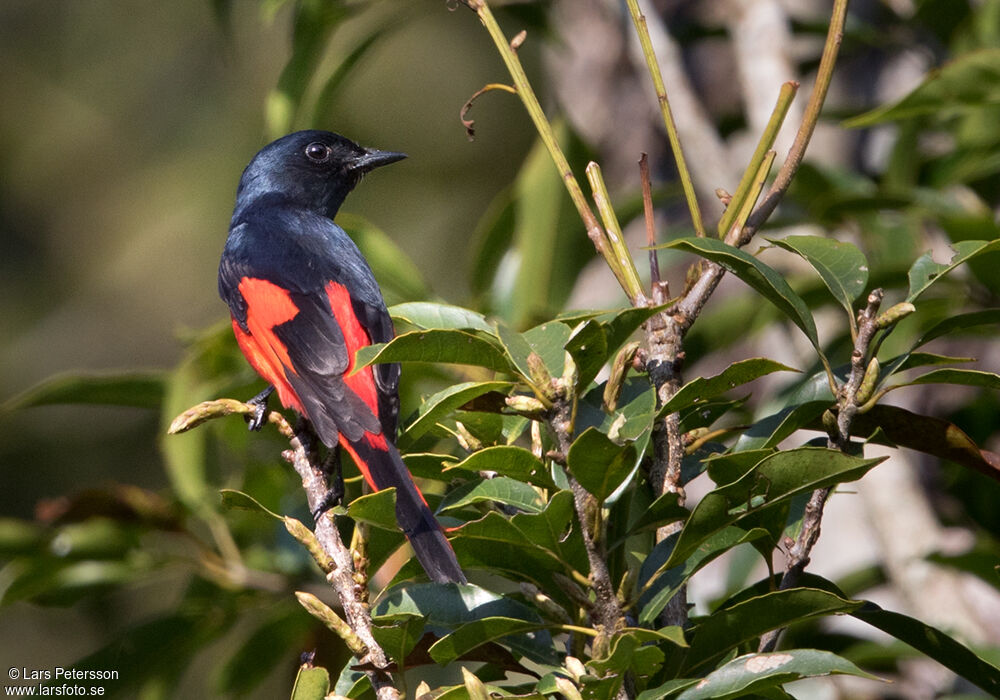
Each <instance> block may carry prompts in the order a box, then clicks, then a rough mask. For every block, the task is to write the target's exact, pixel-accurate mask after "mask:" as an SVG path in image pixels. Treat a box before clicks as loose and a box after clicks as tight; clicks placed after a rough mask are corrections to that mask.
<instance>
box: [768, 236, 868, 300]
mask: <svg viewBox="0 0 1000 700" xmlns="http://www.w3.org/2000/svg"><path fill="white" fill-rule="evenodd" d="M768 240H769V241H771V243H774V244H775V245H777V246H780V247H781V248H784V249H785V250H790V251H792V252H793V253H796V254H797V255H799V256H801V257H802V258H803V259H804V260H805V261H806V262H808V263H809V264H810V265H812V266H813V268H815V270H816V272H818V273H819V276H820V278H821V279H822V280H823V284H825V285H826V287H827V289H829V290H830V293H831V294H833V297H834V299H836V300H837V302H838V303H840V305H841V306H843V307H844V309H846V310H847V312H848V313H849V314H852V315H853V313H854V302H855V301H856V300H857V298H858V297H859V296H860V295H861V293H862V292H863V291H865V286H866V285H867V284H868V261H867V260H866V259H865V256H864V253H862V252H861V251H860V250H858V248H857V247H856V246H854V245H853V244H851V243H843V242H841V241H838V240H835V239H833V238H826V237H823V236H788V237H786V238H782V239H772V238H769V239H768Z"/></svg>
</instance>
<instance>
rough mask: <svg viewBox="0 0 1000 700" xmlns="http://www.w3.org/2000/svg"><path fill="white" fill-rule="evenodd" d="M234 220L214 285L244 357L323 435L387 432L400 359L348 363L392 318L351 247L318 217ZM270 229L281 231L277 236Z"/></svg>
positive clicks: (332, 438)
mask: <svg viewBox="0 0 1000 700" xmlns="http://www.w3.org/2000/svg"><path fill="white" fill-rule="evenodd" d="M238 226H240V227H242V229H241V230H236V234H237V235H236V237H235V239H236V243H234V244H233V245H229V244H227V249H226V252H225V254H224V255H223V260H222V264H221V265H220V271H219V288H220V293H221V294H222V297H223V298H224V299H225V300H226V301H227V303H228V304H229V307H230V311H231V312H232V315H233V328H234V330H235V331H236V337H237V341H238V342H239V343H240V347H241V349H242V350H243V352H244V354H245V355H246V356H247V358H248V359H249V360H250V362H251V364H253V366H254V368H255V369H256V370H257V371H258V373H260V374H261V375H262V376H263V377H264V378H265V379H266V380H267V381H269V382H271V383H272V384H274V386H275V388H276V389H277V391H278V395H279V398H280V399H281V401H282V403H283V404H285V405H286V406H291V407H293V408H295V409H296V410H298V411H299V412H300V413H302V414H303V415H305V416H306V417H307V418H309V420H310V421H312V423H313V425H314V427H315V428H316V432H317V433H318V434H319V436H320V438H321V439H322V440H323V442H324V443H325V444H327V445H329V446H332V445H335V444H337V440H338V434H342V435H343V436H344V437H345V438H346V439H347V440H349V441H351V442H355V441H357V440H360V439H362V438H363V437H365V436H366V435H369V436H370V438H369V439H375V440H381V439H384V438H382V437H381V436H382V433H383V431H384V432H386V433H388V434H389V435H388V436H389V437H390V438H391V437H393V432H394V430H395V419H396V413H397V411H398V409H396V405H398V399H397V398H396V383H397V381H398V368H397V369H396V370H395V373H393V372H387V371H384V370H380V371H378V372H373V371H372V369H371V368H370V367H366V368H364V369H362V370H360V371H358V372H354V371H353V369H354V353H355V352H356V351H357V349H358V348H360V347H362V346H365V345H369V344H370V343H371V342H372V341H373V340H376V339H381V338H384V337H386V333H387V330H386V327H388V333H389V337H391V327H392V326H391V320H389V317H388V313H387V312H386V311H385V305H384V303H383V302H382V301H381V294H380V293H379V291H378V285H377V284H376V283H375V280H374V277H373V276H372V274H371V270H370V269H369V268H368V266H367V264H366V263H365V262H364V259H363V258H362V257H361V253H360V252H359V251H358V250H357V247H356V246H354V244H353V242H351V241H350V239H349V238H347V236H346V234H344V233H343V231H342V230H340V229H339V227H336V226H335V225H334V224H333V223H332V222H330V221H329V219H325V218H323V217H318V216H308V215H306V214H302V215H296V216H290V217H289V216H285V217H284V218H278V219H275V217H274V216H270V217H269V218H268V219H267V220H265V221H255V220H254V219H253V218H250V219H248V220H247V221H244V222H242V223H240V224H238ZM293 226H297V227H298V228H291V227H293ZM333 229H335V230H333ZM303 231H312V232H313V233H316V234H317V235H316V236H312V237H307V236H303V235H302V233H303ZM275 233H284V235H283V236H281V237H280V239H277V240H275V235H274V234H275ZM319 234H322V236H325V238H323V237H321V236H320V235H319ZM331 234H334V235H331ZM230 238H231V240H233V239H234V237H233V236H232V235H231V237H230ZM303 239H304V240H305V241H306V244H305V245H300V244H299V243H301V241H302V240H303ZM269 241H270V243H269ZM297 242H298V243H297ZM321 244H322V245H321ZM262 251H266V252H265V253H262ZM373 301H374V303H373ZM387 424H391V427H392V431H389V430H386V427H387Z"/></svg>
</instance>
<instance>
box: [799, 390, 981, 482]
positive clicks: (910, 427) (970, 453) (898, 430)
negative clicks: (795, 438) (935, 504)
mask: <svg viewBox="0 0 1000 700" xmlns="http://www.w3.org/2000/svg"><path fill="white" fill-rule="evenodd" d="M815 427H816V429H821V426H815ZM876 431H878V433H876ZM851 434H852V435H857V436H859V437H863V438H867V437H869V436H872V435H876V436H877V439H876V442H884V441H889V442H890V443H891V444H893V445H899V446H900V447H909V448H910V449H911V450H917V451H919V452H924V453H926V454H929V455H933V456H935V457H938V458H940V459H947V460H950V461H952V462H956V463H957V464H961V465H962V466H965V467H968V468H970V469H974V470H976V471H978V472H979V473H981V474H984V475H986V476H988V477H990V478H991V479H994V480H997V481H1000V454H997V453H995V452H990V451H988V450H982V449H980V448H979V446H978V445H976V443H975V442H974V441H973V440H972V438H970V437H969V436H968V435H966V434H965V432H964V431H962V429H961V428H959V427H958V426H957V425H955V424H954V423H951V422H949V421H947V420H944V419H943V418H936V417H933V416H925V415H921V414H919V413H913V412H912V411H907V410H906V409H905V408H900V407H898V406H889V405H886V404H879V405H876V406H874V407H872V409H871V410H870V411H867V412H865V413H859V414H858V415H857V416H855V418H854V421H853V422H852V423H851ZM879 436H880V437H879Z"/></svg>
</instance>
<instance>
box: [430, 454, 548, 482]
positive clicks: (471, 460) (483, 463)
mask: <svg viewBox="0 0 1000 700" xmlns="http://www.w3.org/2000/svg"><path fill="white" fill-rule="evenodd" d="M455 471H461V472H466V473H473V474H478V473H479V472H483V471H489V472H496V473H498V474H502V475H503V476H509V477H510V478H512V479H517V480H518V481H524V482H526V483H529V484H533V485H535V486H540V487H542V488H549V489H553V490H555V488H556V485H555V483H554V482H553V481H552V477H551V476H550V475H549V471H548V469H547V468H546V466H545V463H544V462H542V460H540V459H539V458H538V457H536V456H535V455H534V454H532V452H531V451H530V450H526V449H524V448H523V447H517V446H515V445H495V446H493V447H486V448H484V449H482V450H476V451H475V452H473V453H472V454H471V455H469V456H468V457H466V458H465V459H464V460H462V461H461V462H457V463H453V464H449V465H448V466H446V467H445V469H444V473H445V475H446V476H451V475H452V474H453V472H455Z"/></svg>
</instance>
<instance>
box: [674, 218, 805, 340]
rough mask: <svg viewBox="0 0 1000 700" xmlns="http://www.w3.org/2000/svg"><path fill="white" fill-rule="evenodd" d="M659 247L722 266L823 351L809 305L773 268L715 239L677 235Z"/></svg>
mask: <svg viewBox="0 0 1000 700" xmlns="http://www.w3.org/2000/svg"><path fill="white" fill-rule="evenodd" d="M661 247H664V248H679V249H681V250H686V251H689V252H691V253H695V254H697V255H700V256H701V257H703V258H706V259H708V260H711V261H712V262H715V263H717V264H719V265H721V266H722V267H724V268H725V269H726V270H728V271H729V272H731V273H732V274H734V275H736V276H737V277H738V278H740V279H741V280H743V282H745V283H746V284H747V285H749V286H750V287H751V288H753V289H754V290H756V291H757V292H758V293H759V294H760V295H761V296H763V297H764V298H765V299H767V300H768V301H770V302H771V303H772V304H774V305H775V306H776V307H778V309H780V310H781V311H782V313H784V314H785V315H786V316H787V317H788V318H789V319H790V320H791V321H792V323H794V324H795V325H796V326H798V327H799V328H800V329H801V330H802V332H803V333H805V334H806V337H807V338H808V339H809V342H811V343H812V344H813V347H814V348H816V349H817V350H818V351H820V352H822V350H821V348H820V345H819V337H818V336H817V334H816V322H815V321H814V320H813V317H812V314H811V313H810V312H809V307H808V306H806V303H805V302H804V301H803V300H802V297H800V296H799V295H798V294H796V293H795V292H794V291H793V290H792V288H791V287H790V286H789V285H788V282H786V281H785V278H784V277H782V276H781V275H780V274H779V273H778V272H777V271H776V270H774V269H773V268H771V267H769V266H767V265H765V264H764V263H762V262H761V261H760V260H758V259H757V258H755V257H753V256H752V255H750V254H749V253H746V252H744V251H742V250H740V249H739V248H734V247H733V246H730V245H726V244H725V243H723V242H722V241H720V240H717V239H715V238H680V239H677V240H675V241H671V242H670V243H667V244H666V245H664V246H661Z"/></svg>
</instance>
